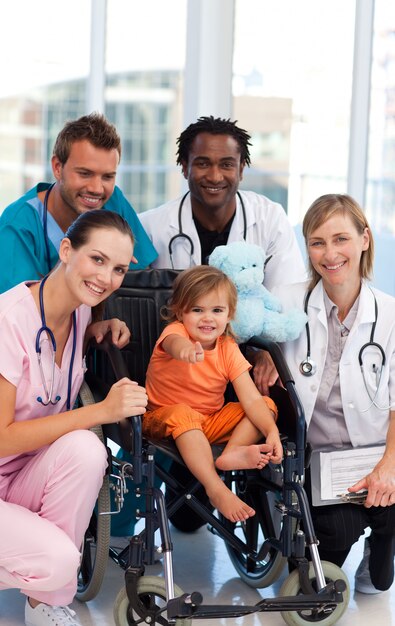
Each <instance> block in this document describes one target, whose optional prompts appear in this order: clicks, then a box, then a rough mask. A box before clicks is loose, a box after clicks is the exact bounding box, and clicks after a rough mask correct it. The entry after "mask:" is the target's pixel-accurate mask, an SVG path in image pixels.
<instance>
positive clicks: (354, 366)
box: [275, 281, 395, 447]
mask: <svg viewBox="0 0 395 626" xmlns="http://www.w3.org/2000/svg"><path fill="white" fill-rule="evenodd" d="M306 290H307V283H303V284H299V285H290V286H288V287H286V288H284V287H280V288H279V289H276V290H275V293H276V295H278V296H279V297H280V299H281V301H282V303H283V306H284V309H285V310H287V308H289V307H291V306H298V307H299V308H300V307H303V304H304V297H305V294H306ZM372 292H373V293H374V294H375V296H376V301H377V306H378V317H377V325H376V330H375V334H374V341H375V342H376V343H379V344H380V345H381V346H382V347H383V349H384V352H385V357H386V362H385V365H384V367H383V370H382V374H381V380H380V385H379V390H378V393H377V396H376V398H375V402H376V404H377V405H378V406H379V407H382V409H379V408H377V407H376V406H374V405H372V403H371V400H370V399H369V396H368V394H367V391H366V388H365V383H364V381H363V376H362V372H361V369H360V365H359V361H358V355H359V352H360V349H361V347H362V346H363V345H364V344H366V343H367V342H369V340H370V333H371V329H372V324H373V322H374V320H375V307H374V297H373V293H372ZM308 317H309V327H310V340H311V349H310V355H311V358H312V359H313V360H314V362H315V363H316V365H317V371H316V373H315V374H314V375H313V376H309V377H308V376H303V375H302V374H301V373H300V370H299V365H300V363H301V362H302V361H303V360H304V359H305V358H306V350H307V339H306V333H305V332H303V333H302V334H301V336H300V337H299V338H298V339H297V340H296V341H291V342H288V343H286V344H283V345H282V348H283V350H284V353H285V359H286V361H287V364H288V366H289V368H290V370H291V373H292V374H293V376H294V380H295V384H296V390H297V392H298V394H299V396H300V399H301V402H302V405H303V407H304V411H305V416H306V423H307V425H308V424H309V423H310V420H311V418H312V414H313V410H314V406H315V403H316V399H317V394H318V389H319V386H320V383H321V379H322V377H323V375H324V374H325V372H324V366H325V360H326V353H327V349H328V324H327V316H326V310H325V304H324V297H323V285H322V281H320V282H319V283H318V285H317V286H316V287H315V288H314V289H313V291H312V293H311V296H310V299H309V303H308ZM373 365H381V359H380V358H379V351H378V350H377V349H375V348H372V347H368V348H366V349H365V350H364V352H363V366H364V373H365V381H366V385H367V387H368V389H369V393H370V396H371V398H373V397H374V395H375V393H376V389H377V387H376V375H375V373H374V372H373ZM339 375H340V389H341V396H342V404H343V412H344V418H345V421H346V425H347V429H348V432H349V435H350V441H351V443H352V445H353V446H354V447H358V446H365V445H374V444H379V443H384V442H385V439H386V435H387V430H388V425H389V411H390V409H389V408H388V407H389V406H390V407H391V408H392V410H395V298H393V297H392V296H389V295H388V294H385V293H383V292H382V291H379V290H377V289H371V288H370V287H369V285H368V283H366V282H365V281H363V283H362V287H361V292H360V300H359V306H358V313H357V317H356V319H355V322H354V324H353V326H352V329H351V331H350V334H349V335H348V337H347V340H346V343H345V345H344V349H343V353H342V356H341V359H340V363H339ZM368 407H369V409H368V410H366V409H367V408H368Z"/></svg>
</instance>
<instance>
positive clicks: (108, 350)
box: [89, 333, 129, 380]
mask: <svg viewBox="0 0 395 626" xmlns="http://www.w3.org/2000/svg"><path fill="white" fill-rule="evenodd" d="M89 347H91V348H93V350H99V351H100V352H104V353H105V354H106V355H107V357H108V360H109V361H110V364H111V367H112V369H113V372H114V375H115V377H116V378H117V379H118V380H119V379H120V378H125V377H126V378H129V372H128V368H127V366H126V363H125V361H124V358H123V356H122V353H121V350H120V349H119V348H118V347H117V346H114V344H113V343H112V341H111V335H110V333H107V334H106V335H105V337H103V340H102V341H101V342H100V343H98V342H97V341H96V339H94V338H93V339H90V341H89Z"/></svg>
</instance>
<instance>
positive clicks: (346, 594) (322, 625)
mask: <svg viewBox="0 0 395 626" xmlns="http://www.w3.org/2000/svg"><path fill="white" fill-rule="evenodd" d="M321 565H322V569H323V572H324V576H325V580H326V582H327V583H330V582H332V581H335V580H342V581H344V583H345V585H346V589H345V591H343V602H340V604H336V605H335V608H332V609H331V608H325V609H303V610H302V611H282V612H281V616H282V617H283V619H284V620H285V622H286V624H288V626H306V625H307V624H310V625H311V624H312V623H314V624H315V623H317V624H319V626H332V624H336V622H337V621H338V620H339V619H340V618H341V616H342V615H343V613H344V611H345V610H346V608H347V606H348V603H349V601H350V584H349V582H348V578H347V576H346V575H345V573H344V572H343V570H342V569H340V567H338V566H337V565H334V564H333V563H330V562H329V561H321ZM314 577H315V572H314V568H313V564H312V563H310V567H309V579H310V580H311V581H314ZM313 585H314V582H313ZM301 593H302V591H301V588H300V582H299V572H298V570H297V569H295V570H294V571H293V572H292V573H291V574H290V575H289V576H288V578H286V580H285V581H284V583H283V585H282V587H281V589H280V593H279V595H280V596H297V595H299V594H301Z"/></svg>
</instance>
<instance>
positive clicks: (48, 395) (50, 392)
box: [36, 276, 77, 411]
mask: <svg viewBox="0 0 395 626" xmlns="http://www.w3.org/2000/svg"><path fill="white" fill-rule="evenodd" d="M47 278H48V276H45V278H43V280H42V281H41V283H40V289H39V301H40V315H41V328H40V329H39V330H38V332H37V335H36V353H37V361H38V367H39V370H40V376H41V382H42V384H43V387H44V394H45V400H43V398H42V397H41V396H38V397H37V402H40V404H42V405H43V406H48V405H49V404H52V405H53V406H54V405H55V404H57V403H58V402H59V400H60V399H61V397H60V396H59V395H56V397H55V399H54V397H53V396H54V385H55V360H56V340H55V335H54V334H53V332H52V330H51V329H50V328H48V326H47V324H46V321H45V312H44V297H43V289H44V284H45V281H46V280H47ZM72 326H73V347H72V350H71V359H70V367H69V375H68V380H67V403H66V406H67V410H68V411H69V410H70V407H71V384H72V376H73V365H74V357H75V351H76V346H77V320H76V315H75V311H73V314H72ZM44 332H45V333H47V335H48V337H49V339H50V341H51V344H52V363H51V383H50V385H49V389H48V385H47V382H46V380H45V376H44V370H43V364H42V362H41V346H40V339H41V335H42V333H44Z"/></svg>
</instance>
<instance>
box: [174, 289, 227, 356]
mask: <svg viewBox="0 0 395 626" xmlns="http://www.w3.org/2000/svg"><path fill="white" fill-rule="evenodd" d="M179 320H180V321H181V322H182V323H183V324H184V326H185V328H186V329H187V331H188V334H189V336H190V337H191V339H193V340H194V341H199V342H200V343H201V344H202V347H203V348H204V349H205V350H213V348H214V347H215V342H216V340H217V339H218V337H220V336H221V335H223V334H224V332H225V329H226V325H227V323H228V322H229V321H230V318H229V304H228V297H227V294H226V292H225V290H224V289H219V290H216V291H210V292H209V293H206V294H204V295H203V296H201V297H200V298H199V300H198V301H197V302H195V304H194V305H193V307H192V308H191V309H190V310H189V311H184V312H183V313H182V314H181V315H180V316H179Z"/></svg>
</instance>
